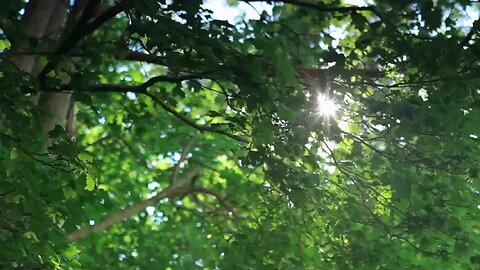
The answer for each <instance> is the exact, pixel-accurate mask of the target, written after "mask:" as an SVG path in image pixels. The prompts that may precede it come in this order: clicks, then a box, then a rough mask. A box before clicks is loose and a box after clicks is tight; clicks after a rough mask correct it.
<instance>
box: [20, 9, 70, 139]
mask: <svg viewBox="0 0 480 270" xmlns="http://www.w3.org/2000/svg"><path fill="white" fill-rule="evenodd" d="M67 3H68V2H67V1H64V0H31V1H29V2H28V5H27V8H26V9H25V15H24V16H23V25H24V28H25V32H26V35H27V36H28V37H33V38H36V39H38V40H42V39H43V41H45V40H55V39H56V38H57V37H58V36H59V35H60V32H61V30H62V27H63V24H64V22H65V18H66V15H67V7H68V4H67ZM18 46H19V48H16V49H17V50H18V51H23V50H30V49H31V48H29V46H28V44H19V45H18ZM40 46H41V47H42V49H44V50H51V49H52V46H51V44H49V43H40ZM15 63H16V65H17V66H18V67H19V68H20V69H22V70H23V71H25V72H27V73H30V75H31V76H33V77H36V76H37V75H38V73H39V72H40V71H41V70H42V68H43V65H44V64H43V63H41V62H39V61H37V57H36V56H34V55H20V56H18V57H17V58H16V59H15ZM31 100H32V102H33V103H35V104H37V103H38V105H39V106H40V107H41V108H42V109H43V110H44V111H45V112H46V114H47V117H46V119H45V121H44V122H43V123H42V129H43V131H44V132H48V131H50V130H52V129H53V128H54V127H55V125H64V124H65V121H66V119H67V113H68V108H69V106H70V95H69V94H62V93H48V92H43V93H40V94H37V95H35V96H33V97H32V99H31Z"/></svg>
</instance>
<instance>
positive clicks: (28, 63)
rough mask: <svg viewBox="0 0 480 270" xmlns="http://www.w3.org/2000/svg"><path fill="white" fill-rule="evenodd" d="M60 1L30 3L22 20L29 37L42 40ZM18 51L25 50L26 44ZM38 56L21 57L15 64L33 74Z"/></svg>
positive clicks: (20, 46) (46, 0)
mask: <svg viewBox="0 0 480 270" xmlns="http://www.w3.org/2000/svg"><path fill="white" fill-rule="evenodd" d="M57 2H60V1H59V0H37V1H35V0H32V1H30V2H29V3H28V5H27V8H26V9H25V14H24V16H23V18H22V21H23V27H24V30H25V33H26V35H27V36H28V37H34V38H38V39H40V38H42V37H43V36H44V34H45V31H46V29H47V27H48V24H49V22H50V17H51V16H52V14H53V12H54V10H55V8H56V6H57ZM18 46H19V48H15V49H16V50H18V51H22V50H25V49H26V48H25V44H19V45H18ZM35 61H36V56H34V55H19V56H18V57H16V59H15V64H16V65H17V66H18V67H19V68H20V69H22V70H23V71H25V72H27V73H31V72H32V70H33V67H34V65H35Z"/></svg>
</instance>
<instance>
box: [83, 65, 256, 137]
mask: <svg viewBox="0 0 480 270" xmlns="http://www.w3.org/2000/svg"><path fill="white" fill-rule="evenodd" d="M189 79H198V75H197V74H194V75H192V74H190V75H183V76H176V77H174V76H165V75H161V76H156V77H153V78H151V79H149V80H148V81H146V82H145V83H143V84H140V85H133V86H128V85H113V84H101V85H94V86H91V87H89V89H88V90H89V91H92V92H119V93H126V92H132V93H138V94H143V95H145V96H148V97H150V98H151V99H152V100H154V101H155V102H156V103H157V104H159V105H160V107H162V108H163V109H164V110H165V111H167V112H169V113H171V114H172V115H173V116H175V117H176V118H178V119H180V120H181V121H182V122H184V123H186V124H187V125H189V126H191V127H193V128H195V129H197V130H198V131H200V132H212V133H217V134H222V135H225V136H227V137H230V138H232V139H234V140H237V141H239V142H244V143H249V142H250V139H249V138H248V137H245V136H238V135H234V134H231V133H229V132H227V131H225V130H220V129H216V128H214V127H212V126H205V125H200V124H197V123H196V122H195V121H193V120H192V119H190V118H188V117H187V116H185V115H183V114H181V113H179V112H178V111H177V110H176V109H175V108H173V107H172V106H170V105H169V104H168V103H167V102H165V101H164V100H163V99H161V98H160V97H158V96H157V95H155V94H153V93H150V92H148V91H147V88H149V87H151V86H153V85H154V84H156V83H158V82H171V83H180V82H182V81H184V80H189Z"/></svg>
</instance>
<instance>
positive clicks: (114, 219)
mask: <svg viewBox="0 0 480 270" xmlns="http://www.w3.org/2000/svg"><path fill="white" fill-rule="evenodd" d="M188 191H189V190H188V188H183V187H175V188H167V189H165V190H163V191H162V192H160V193H158V194H157V195H155V196H153V197H152V198H150V199H148V200H145V201H141V202H138V203H136V204H134V205H132V206H130V207H128V208H125V209H122V210H120V211H119V212H117V213H114V214H112V215H110V216H108V217H107V218H106V219H104V220H103V221H102V222H99V223H96V224H95V225H93V226H87V227H83V228H81V229H79V230H77V231H75V232H73V233H71V234H69V235H67V237H66V239H67V241H68V242H75V241H78V240H82V239H84V238H86V237H87V236H88V235H89V234H90V233H92V232H99V231H102V230H105V229H107V228H109V227H111V226H112V225H114V224H117V223H119V222H121V221H122V220H124V219H126V218H129V217H131V216H133V215H134V214H137V213H139V212H141V211H143V210H145V208H147V207H149V206H154V205H156V204H157V203H158V202H159V201H160V200H162V199H164V198H170V197H174V196H179V195H184V194H187V193H188Z"/></svg>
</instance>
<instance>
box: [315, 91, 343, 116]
mask: <svg viewBox="0 0 480 270" xmlns="http://www.w3.org/2000/svg"><path fill="white" fill-rule="evenodd" d="M317 101H318V104H317V106H318V107H317V110H318V113H319V114H320V115H323V116H331V115H334V114H335V112H336V111H337V109H338V105H337V104H336V103H335V101H333V100H332V99H330V98H329V97H328V96H326V95H324V94H320V95H318V98H317Z"/></svg>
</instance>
